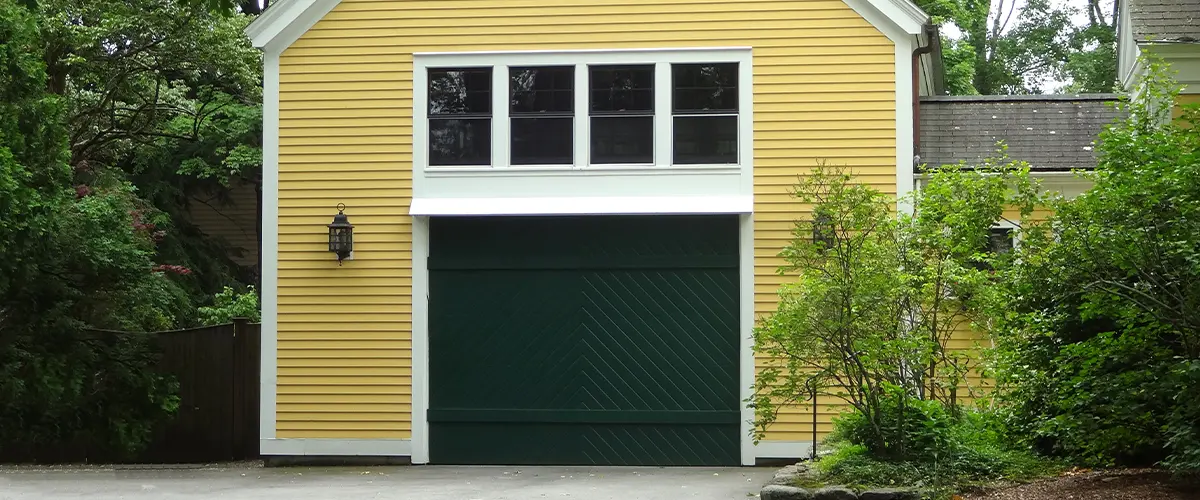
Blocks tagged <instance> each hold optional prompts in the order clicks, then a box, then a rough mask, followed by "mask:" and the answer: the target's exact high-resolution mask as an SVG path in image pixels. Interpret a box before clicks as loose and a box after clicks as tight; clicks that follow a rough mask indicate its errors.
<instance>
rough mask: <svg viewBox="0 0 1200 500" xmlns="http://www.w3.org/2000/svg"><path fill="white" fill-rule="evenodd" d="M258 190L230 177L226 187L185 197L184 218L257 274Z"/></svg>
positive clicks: (238, 262) (230, 256)
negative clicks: (186, 200)
mask: <svg viewBox="0 0 1200 500" xmlns="http://www.w3.org/2000/svg"><path fill="white" fill-rule="evenodd" d="M258 212H259V210H258V193H257V192H256V188H255V185H254V184H253V183H250V182H245V181H234V183H233V185H231V186H230V187H229V189H228V190H224V191H222V192H220V193H203V194H198V195H194V196H193V197H192V198H191V199H189V200H188V214H187V218H188V221H189V222H191V223H192V224H194V225H195V226H196V228H197V229H199V230H200V231H201V232H203V233H204V234H206V235H208V236H210V237H213V238H216V239H217V240H219V241H221V242H222V243H223V244H224V245H226V246H227V247H228V249H229V259H230V260H232V261H233V262H235V263H236V264H237V265H239V266H241V267H243V268H246V269H247V270H249V271H250V273H249V274H251V275H253V276H257V275H258V274H259V273H258V220H259V217H258Z"/></svg>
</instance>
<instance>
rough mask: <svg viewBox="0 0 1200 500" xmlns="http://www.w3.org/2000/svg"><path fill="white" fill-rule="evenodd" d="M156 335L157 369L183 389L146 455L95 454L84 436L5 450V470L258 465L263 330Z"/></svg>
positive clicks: (1, 454)
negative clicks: (49, 465) (50, 465)
mask: <svg viewBox="0 0 1200 500" xmlns="http://www.w3.org/2000/svg"><path fill="white" fill-rule="evenodd" d="M92 333H93V334H98V335H129V333H127V332H113V331H93V332H92ZM155 335H156V337H155V339H156V341H157V343H158V346H159V347H160V349H161V357H160V358H159V361H158V365H157V370H158V371H159V372H161V373H163V374H164V375H168V376H171V377H173V378H175V380H177V381H178V382H179V398H180V403H179V410H178V412H176V414H175V416H174V417H173V418H172V419H170V420H168V421H167V422H164V423H162V425H160V426H159V427H158V428H157V429H155V431H154V434H153V436H152V438H151V442H150V444H149V446H148V447H147V448H146V449H145V450H143V451H142V452H141V453H139V454H137V455H136V456H133V457H125V458H124V459H115V458H114V457H115V455H114V453H112V452H111V450H102V449H97V448H95V447H94V446H91V445H90V443H89V442H88V440H87V439H86V438H85V437H80V438H79V439H77V440H75V441H72V442H67V443H61V444H59V445H57V446H49V447H38V446H30V445H17V444H13V443H8V444H7V445H6V446H4V447H3V448H4V449H3V450H0V463H4V462H29V461H38V462H43V463H46V462H57V463H64V462H97V461H99V462H113V461H120V462H125V463H206V462H222V461H231V460H245V459H252V458H257V457H258V408H259V402H258V394H259V351H260V346H259V342H260V336H259V325H258V324H254V323H249V322H247V321H244V320H235V321H234V322H233V323H230V324H225V325H218V326H209V327H202V328H192V329H188V330H177V331H170V332H158V333H156V334H155ZM0 425H2V424H0Z"/></svg>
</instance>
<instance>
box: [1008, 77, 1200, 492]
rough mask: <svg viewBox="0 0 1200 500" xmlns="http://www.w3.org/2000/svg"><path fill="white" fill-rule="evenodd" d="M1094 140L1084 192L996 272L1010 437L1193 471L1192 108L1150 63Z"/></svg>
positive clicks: (1199, 210) (1196, 288)
mask: <svg viewBox="0 0 1200 500" xmlns="http://www.w3.org/2000/svg"><path fill="white" fill-rule="evenodd" d="M1146 66H1147V68H1148V69H1149V72H1148V76H1147V77H1146V78H1145V79H1144V80H1143V85H1144V88H1142V89H1141V91H1140V92H1139V93H1138V95H1137V97H1135V98H1133V99H1132V100H1130V101H1129V102H1128V103H1127V104H1126V106H1127V109H1128V111H1129V112H1130V117H1129V118H1128V119H1127V120H1126V121H1124V122H1122V123H1118V124H1116V125H1115V126H1113V127H1111V128H1110V129H1109V130H1107V131H1105V132H1104V133H1103V134H1102V135H1101V137H1100V146H1099V149H1098V151H1099V153H1100V164H1099V167H1098V169H1097V171H1096V172H1095V174H1094V175H1092V176H1091V178H1092V179H1093V180H1094V182H1095V185H1094V187H1093V188H1092V189H1091V190H1089V191H1088V192H1086V193H1084V194H1083V195H1081V196H1079V197H1077V198H1075V199H1073V200H1069V201H1063V202H1061V203H1058V204H1057V205H1056V206H1055V216H1054V217H1053V219H1052V220H1051V224H1052V225H1053V226H1054V227H1055V228H1056V231H1055V233H1054V235H1053V236H1054V237H1050V236H1049V235H1043V236H1042V237H1040V238H1032V239H1030V240H1029V241H1028V242H1027V244H1023V245H1022V248H1021V249H1020V250H1019V251H1018V252H1017V257H1018V258H1017V260H1016V261H1015V262H1016V264H1015V265H1014V266H1012V267H1011V268H1010V269H1008V270H1007V271H1006V272H1005V273H1003V275H1002V278H1003V279H1002V280H1001V281H1000V284H1001V285H1002V286H1000V287H998V290H999V291H1000V293H999V294H998V298H999V299H1000V300H998V301H997V306H996V307H995V309H994V310H993V312H992V314H991V316H992V321H991V322H990V323H989V325H990V327H991V330H992V332H993V336H994V338H995V339H996V344H997V351H996V367H997V375H998V380H999V381H1000V383H1001V389H1002V390H1001V392H1000V397H1001V399H1000V400H1001V402H1003V403H1005V404H1006V406H1007V407H1008V411H1009V421H1010V424H1011V425H1012V426H1013V427H1014V428H1015V429H1017V430H1018V431H1019V432H1017V435H1020V436H1023V437H1025V439H1026V440H1027V442H1029V443H1030V444H1032V445H1034V446H1037V447H1038V448H1040V449H1042V450H1044V451H1047V452H1052V453H1056V454H1059V455H1063V456H1067V457H1070V458H1072V459H1074V460H1076V461H1080V462H1084V463H1088V464H1096V465H1109V464H1133V465H1144V464H1154V463H1157V462H1159V461H1162V463H1164V464H1166V465H1169V466H1171V467H1172V468H1174V469H1175V470H1177V471H1180V472H1188V471H1200V460H1198V458H1200V440H1198V439H1197V436H1200V418H1197V417H1198V416H1200V402H1198V399H1200V398H1196V397H1195V387H1197V386H1196V382H1197V378H1196V376H1197V375H1196V373H1197V372H1196V368H1195V367H1196V363H1197V360H1200V198H1197V197H1196V193H1198V192H1200V127H1196V125H1197V124H1200V120H1198V118H1200V114H1198V113H1197V111H1196V109H1194V108H1193V109H1190V110H1187V111H1185V112H1184V115H1183V117H1182V119H1181V120H1179V121H1177V122H1173V121H1171V120H1170V117H1169V113H1170V112H1171V106H1170V103H1172V102H1173V101H1174V99H1175V94H1176V92H1177V89H1178V86H1177V85H1176V84H1175V83H1174V82H1173V81H1171V80H1170V79H1169V78H1167V77H1166V74H1165V68H1164V67H1163V66H1162V65H1161V64H1159V63H1157V62H1155V61H1147V65H1146Z"/></svg>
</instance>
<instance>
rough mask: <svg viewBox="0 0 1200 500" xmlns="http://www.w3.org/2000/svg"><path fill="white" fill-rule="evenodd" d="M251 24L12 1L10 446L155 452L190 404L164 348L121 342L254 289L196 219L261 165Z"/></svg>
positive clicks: (2, 106)
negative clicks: (228, 294) (216, 296)
mask: <svg viewBox="0 0 1200 500" xmlns="http://www.w3.org/2000/svg"><path fill="white" fill-rule="evenodd" d="M249 20H250V18H249V17H248V16H243V15H239V14H236V13H234V12H230V11H226V10H220V9H216V10H214V9H211V8H208V6H206V5H203V4H202V3H201V4H197V3H195V2H192V1H190V0H171V1H165V2H163V1H152V0H129V1H115V0H84V1H81V2H75V1H71V2H68V1H65V0H38V1H36V2H33V1H27V2H23V3H21V4H18V3H16V2H14V1H13V0H0V259H3V260H4V261H5V262H6V265H5V266H4V267H2V268H0V422H3V425H0V446H3V447H4V448H5V449H6V451H10V450H12V449H14V448H15V449H22V448H23V449H26V450H28V451H29V453H32V454H33V455H31V456H27V457H25V458H38V457H37V454H38V453H42V452H45V451H50V450H54V449H55V448H56V447H57V446H60V445H62V444H64V443H66V442H68V441H75V442H78V441H83V442H84V444H86V445H87V446H88V447H89V448H91V449H99V450H102V451H105V452H109V455H107V456H108V457H109V458H112V457H114V455H116V454H119V453H121V452H129V451H133V450H135V449H136V448H138V447H139V446H140V445H141V444H143V443H144V442H145V441H146V439H147V438H148V437H149V436H150V432H151V430H152V427H153V425H154V424H155V423H156V422H158V421H160V420H162V419H163V418H165V417H166V416H167V415H169V414H170V412H171V411H172V410H173V408H174V405H175V404H176V403H177V401H178V400H177V398H176V397H175V396H174V395H173V393H172V384H171V382H170V381H169V380H166V379H164V378H162V377H161V376H159V375H158V374H157V372H156V371H155V370H154V369H153V363H154V361H155V349H154V348H153V344H152V339H151V338H149V337H147V336H146V335H142V334H137V333H113V332H112V331H118V330H119V331H125V332H146V331H158V330H165V329H172V328H179V327H186V326H191V325H194V324H197V323H198V322H199V321H200V320H201V318H200V316H201V315H202V314H203V312H202V311H199V310H198V306H199V305H201V304H203V303H206V302H209V301H211V300H213V298H212V294H213V293H215V292H217V291H220V290H222V289H223V287H224V286H232V287H235V288H239V289H240V288H243V286H244V285H243V284H242V283H241V282H240V281H243V280H241V279H239V278H240V276H238V275H237V274H236V271H235V270H234V265H233V264H232V263H231V262H230V261H229V259H228V258H227V257H226V252H225V251H224V249H222V248H221V247H220V246H219V245H217V244H216V242H214V241H212V240H211V239H209V238H207V237H206V236H204V235H203V234H202V233H200V232H199V231H196V230H195V228H194V227H193V226H191V225H190V223H189V222H188V220H187V217H186V212H187V210H186V209H187V205H188V203H189V202H190V200H191V199H192V198H194V197H195V195H196V194H197V193H200V192H204V191H207V190H213V189H216V190H218V191H219V190H220V189H222V187H223V186H225V185H227V184H228V183H229V182H230V181H231V179H233V178H237V177H245V178H248V179H250V180H251V181H252V182H253V181H254V180H255V179H257V178H258V176H259V172H260V170H261V165H260V160H258V158H259V148H260V145H261V127H262V125H261V111H260V108H259V106H258V104H257V102H258V100H259V98H260V95H261V73H260V71H261V70H260V67H261V66H260V59H259V57H260V56H259V54H258V53H257V52H256V51H255V50H254V49H253V48H252V47H250V45H249V42H248V41H247V40H246V39H245V37H244V36H243V35H242V34H241V31H242V29H243V28H244V27H245V25H246V23H247V22H249ZM236 305H237V310H238V311H240V312H239V314H243V313H246V312H247V311H248V310H249V309H250V308H253V307H255V305H256V304H255V303H254V302H253V301H251V300H247V299H243V300H240V301H238V302H237V304H236ZM217 307H218V308H220V307H222V304H217ZM10 456H11V455H10ZM80 458H82V457H80Z"/></svg>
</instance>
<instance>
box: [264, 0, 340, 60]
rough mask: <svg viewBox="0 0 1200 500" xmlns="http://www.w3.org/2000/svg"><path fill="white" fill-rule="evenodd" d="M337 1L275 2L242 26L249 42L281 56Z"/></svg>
mask: <svg viewBox="0 0 1200 500" xmlns="http://www.w3.org/2000/svg"><path fill="white" fill-rule="evenodd" d="M339 3H341V0H278V1H277V2H276V3H274V4H272V5H271V6H270V7H268V8H267V10H266V12H263V13H262V14H261V15H259V16H258V19H255V20H254V22H252V23H250V25H249V26H247V27H246V29H245V33H246V36H247V37H249V38H250V42H251V43H253V44H254V46H255V47H258V48H260V49H263V50H268V51H272V52H275V53H282V52H283V50H284V49H286V48H288V46H290V45H291V44H292V43H293V42H295V41H296V40H297V39H299V38H300V37H301V36H302V35H304V33H305V32H306V31H308V29H309V28H312V27H313V25H314V24H317V21H320V20H321V18H323V17H325V14H328V13H329V11H331V10H333V8H334V7H337V5H338V4H339Z"/></svg>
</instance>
